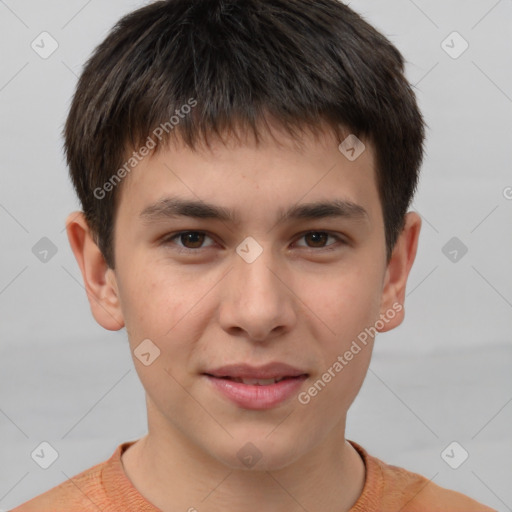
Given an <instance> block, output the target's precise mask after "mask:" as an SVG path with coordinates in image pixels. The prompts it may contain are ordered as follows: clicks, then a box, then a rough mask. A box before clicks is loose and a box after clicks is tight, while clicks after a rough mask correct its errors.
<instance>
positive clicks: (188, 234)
mask: <svg viewBox="0 0 512 512" xmlns="http://www.w3.org/2000/svg"><path fill="white" fill-rule="evenodd" d="M205 238H210V237H209V236H208V235H207V234H206V233H203V232H202V231H180V232H179V233H176V234H174V235H172V236H169V237H166V238H165V239H164V240H163V241H162V243H163V244H164V245H176V246H177V248H176V250H177V251H178V252H187V251H194V250H197V249H202V248H203V247H202V245H203V243H204V240H205ZM210 239H211V238H210ZM174 240H178V241H179V242H180V243H181V244H179V243H178V244H176V242H174ZM206 247H208V246H206Z"/></svg>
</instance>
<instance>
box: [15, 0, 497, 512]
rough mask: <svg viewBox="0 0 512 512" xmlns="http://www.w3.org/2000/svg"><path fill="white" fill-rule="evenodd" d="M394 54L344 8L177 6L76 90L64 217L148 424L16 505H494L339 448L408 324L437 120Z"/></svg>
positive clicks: (133, 20) (255, 2) (232, 1)
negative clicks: (72, 206)
mask: <svg viewBox="0 0 512 512" xmlns="http://www.w3.org/2000/svg"><path fill="white" fill-rule="evenodd" d="M403 71H404V66H403V58H402V56H401V54H400V53H399V52H398V50H397V49H396V48H395V47H394V46H392V45H391V44H390V42H389V41H388V40H387V39H385V38H384V37H383V36H382V35H381V34H379V33H378V32H377V31H376V30H375V29H374V28H372V27H371V26H370V25H368V24H367V23H366V22H365V21H364V20H363V19H361V17H359V16H358V15H357V14H356V13H354V12H353V11H352V10H351V9H349V8H348V7H347V6H345V5H344V4H342V3H340V2H338V1H337V0H315V1H314V2H311V1H310V0H168V1H163V2H155V3H152V4H150V5H148V6H146V7H144V8H141V9H139V10H137V11H135V12H133V13H131V14H129V15H128V16H126V17H124V18H123V19H122V20H121V21H120V22H119V23H118V25H117V26H116V27H115V28H114V30H113V31H112V32H111V34H110V35H109V36H108V37H107V39H106V40H105V41H104V42H103V43H102V44H101V45H100V46H99V47H98V48H97V49H96V51H95V53H94V55H93V56H92V58H91V59H90V60H89V61H88V63H87V65H86V67H85V70H84V72H83V74H82V76H81V78H80V81H79V84H78V88H77V92H76V94H75V96H74V100H73V103H72V106H71V110H70V114H69V118H68V120H67V123H66V127H65V143H66V145H65V147H66V153H67V158H68V163H69V166H70V171H71V177H72V180H73V184H74V186H75V188H76V190H77V193H78V195H79V197H80V200H81V203H82V206H83V212H74V213H72V214H70V216H69V217H68V219H67V233H68V237H69V241H70V244H71V247H72V250H73V252H74V254H75V257H76V259H77V261H78V264H79V266H80V270H81V272H82V276H83V279H84V283H85V286H86V290H87V294H88V298H89V301H90V305H91V309H92V313H93V315H94V318H95V319H96V321H97V322H98V323H99V324H100V325H102V326H103V327H104V328H105V329H108V330H119V329H121V328H123V327H126V332H127V334H128V338H129V344H130V348H131V351H132V354H133V360H134V364H135V367H136V370H137V372H138V375H139V377H140V379H141V381H142V384H143V386H144V388H145V390H146V401H147V413H148V426H149V429H148V434H147V435H146V436H144V437H143V438H141V439H139V440H137V441H130V442H126V443H123V444H121V445H120V446H119V447H118V448H117V449H116V451H115V452H114V454H113V455H112V457H111V458H110V459H109V460H107V461H105V462H101V463H99V464H97V465H96V466H94V467H92V468H90V469H88V470H86V471H84V472H82V473H81V474H79V475H76V476H74V477H73V478H71V479H70V480H68V481H66V482H64V483H62V484H61V485H58V486H56V487H54V488H53V489H51V490H49V491H47V492H46V493H44V494H42V495H40V496H38V497H35V498H33V499H32V500H30V501H29V502H27V503H25V504H23V505H21V506H19V507H18V508H16V509H15V511H16V512H28V511H36V510H37V511H38V512H44V511H53V512H56V511H69V510H73V511H75V510H76V511H93V510H94V511H97V510H103V511H105V512H106V511H109V512H110V511H157V510H162V511H164V512H171V511H173V512H174V511H180V510H182V511H187V510H188V511H195V510H198V511H208V512H217V511H223V512H226V511H235V510H241V509H243V510H245V511H246V512H256V511H258V512H259V511H263V510H264V511H275V512H277V511H283V512H284V511H286V512H290V511H292V512H295V511H304V510H307V511H309V512H318V511H337V512H346V511H352V512H355V511H365V512H371V511H375V512H377V511H379V512H382V511H393V512H397V511H399V510H403V511H408V512H419V511H427V510H428V511H453V512H455V511H465V512H469V511H490V510H492V509H490V508H488V507H486V506H484V505H482V504H479V503H477V502H476V501H474V500H473V499H471V498H469V497H467V496H464V495H462V494H460V493H458V492H455V491H450V490H447V489H444V488H441V487H439V486H437V485H436V484H434V483H432V482H430V481H429V480H427V479H426V478H424V477H423V476H420V475H418V474H415V473H412V472H409V471H407V470H405V469H402V468H398V467H396V466H391V465H388V464H386V463H385V462H383V461H380V460H379V459H376V458H375V457H373V456H371V455H370V454H368V453H367V452H366V451H365V450H364V448H363V447H362V446H360V445H359V444H357V443H356V442H354V441H348V440H346V439H345V424H346V416H347V411H348V409H349V407H350V405H351V403H352V402H353V400H354V399H355V397H356V395H357V393H358V392H359V390H360V388H361V385H362V382H363V380H364V377H365V375H366V372H367V369H368V366H369V363H370V359H371V353H372V349H373V341H374V337H375V334H376V332H377V331H379V332H384V331H388V330H390V329H393V328H394V327H396V326H398V325H399V324H400V323H401V322H402V321H403V318H404V298H405V288H406V282H407V277H408V275H409V271H410V269H411V266H412V264H413V261H414V258H415V255H416V249H417V244H418V236H419V232H420V226H421V220H420V217H419V216H418V215H417V214H416V213H415V212H407V209H408V207H409V204H410V202H411V199H412V197H413V194H414V192H415V189H416V185H417V181H418V173H419V169H420V166H421V161H422V157H423V142H424V122H423V119H422V116H421V114H420V112H419V110H418V107H417V104H416V100H415V97H414V94H413V92H412V90H411V88H410V86H409V84H408V83H407V81H406V79H405V78H404V75H403Z"/></svg>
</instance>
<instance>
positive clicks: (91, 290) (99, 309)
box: [66, 212, 124, 331]
mask: <svg viewBox="0 0 512 512" xmlns="http://www.w3.org/2000/svg"><path fill="white" fill-rule="evenodd" d="M66 231H67V235H68V240H69V244H70V246H71V249H72V251H73V254H74V255H75V258H76V261H77V263H78V266H79V267H80V271H81V273H82V278H83V281H84V286H85V290H86V293H87V298H88V300H89V304H90V306H91V312H92V314H93V316H94V318H95V320H96V321H97V322H98V323H99V324H100V325H101V326H102V327H104V328H105V329H107V330H109V331H118V330H119V329H122V328H123V327H124V320H123V315H122V311H121V305H120V302H119V296H118V288H117V283H116V280H115V275H114V272H113V270H112V269H109V268H108V265H107V264H106V262H105V259H104V257H103V255H102V254H101V251H100V250H99V248H98V246H97V245H96V243H95V241H94V238H93V236H92V233H91V230H90V229H89V226H88V224H87V221H86V219H85V216H84V214H83V212H73V213H71V214H69V215H68V218H67V219H66Z"/></svg>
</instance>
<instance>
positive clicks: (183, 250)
mask: <svg viewBox="0 0 512 512" xmlns="http://www.w3.org/2000/svg"><path fill="white" fill-rule="evenodd" d="M192 233H193V234H201V235H206V236H207V237H208V238H210V239H212V240H213V238H212V237H211V236H209V235H208V233H206V232H205V231H178V232H176V233H173V234H171V235H169V236H166V237H165V238H164V239H163V240H162V244H163V245H171V244H172V243H173V242H172V241H173V240H174V239H175V238H179V237H181V236H182V235H187V234H192ZM312 233H317V234H318V233H320V234H323V235H327V236H331V237H332V238H335V239H336V241H337V242H339V243H341V244H342V245H348V244H347V242H346V241H345V240H344V239H343V238H341V237H340V236H338V235H335V234H334V233H331V232H329V231H320V230H318V231H315V230H310V231H306V232H304V233H302V234H301V235H300V238H304V237H305V236H306V235H310V234H312ZM300 238H299V239H300ZM337 245H338V244H336V243H334V244H330V245H328V246H326V247H306V249H309V250H313V251H315V250H317V251H324V252H326V251H333V250H335V249H336V247H337ZM201 249H205V247H199V248H196V249H189V248H187V247H185V248H183V247H177V248H176V251H177V252H180V253H193V252H199V251H200V250H201Z"/></svg>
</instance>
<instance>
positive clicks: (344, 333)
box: [308, 268, 380, 349]
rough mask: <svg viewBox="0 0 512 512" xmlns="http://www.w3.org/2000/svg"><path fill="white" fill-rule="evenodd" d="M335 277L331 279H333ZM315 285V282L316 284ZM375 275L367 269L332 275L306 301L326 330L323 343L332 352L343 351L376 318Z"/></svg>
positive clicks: (377, 313) (376, 276) (376, 279)
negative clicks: (329, 340)
mask: <svg viewBox="0 0 512 512" xmlns="http://www.w3.org/2000/svg"><path fill="white" fill-rule="evenodd" d="M333 276H334V277H333ZM317 284H318V281H317ZM379 292H380V288H379V279H378V275H377V273H375V272H372V271H371V270H368V268H364V269H363V268H351V269H350V270H348V269H347V270H346V271H341V272H339V273H337V274H336V273H331V274H330V275H329V276H326V277H325V279H323V282H322V284H321V285H318V286H316V287H315V293H314V295H313V296H312V297H311V298H310V300H309V301H308V302H309V303H310V304H311V309H312V310H313V311H314V312H315V313H316V314H317V315H318V317H319V318H320V319H321V320H322V322H323V324H324V325H326V326H327V327H328V330H326V333H327V334H329V333H330V336H328V337H327V338H326V339H331V340H332V343H331V345H332V347H333V348H334V349H342V348H343V347H344V346H345V345H346V344H347V343H348V344H350V341H351V340H352V339H354V338H356V337H357V335H358V334H359V333H360V332H361V331H363V330H364V329H365V328H366V327H369V326H371V325H373V324H374V322H375V321H376V319H378V317H379V310H380V293H379Z"/></svg>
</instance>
